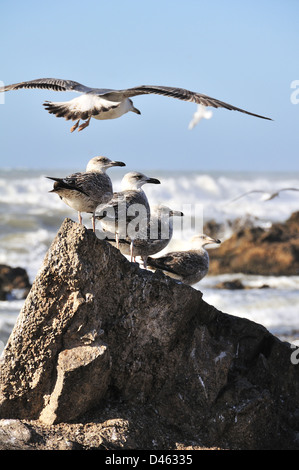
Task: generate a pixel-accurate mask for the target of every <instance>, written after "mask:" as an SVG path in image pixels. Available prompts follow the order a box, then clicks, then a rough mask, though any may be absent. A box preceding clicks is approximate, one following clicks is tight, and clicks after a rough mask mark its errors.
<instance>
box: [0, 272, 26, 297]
mask: <svg viewBox="0 0 299 470" xmlns="http://www.w3.org/2000/svg"><path fill="white" fill-rule="evenodd" d="M30 288H31V284H30V282H29V278H28V274H27V272H26V270H25V269H23V268H12V267H10V266H7V265H5V264H0V300H10V299H12V298H14V292H13V291H15V290H17V291H18V296H20V297H19V298H23V299H25V298H26V297H27V294H28V292H29V290H30Z"/></svg>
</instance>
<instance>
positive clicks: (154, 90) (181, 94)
mask: <svg viewBox="0 0 299 470" xmlns="http://www.w3.org/2000/svg"><path fill="white" fill-rule="evenodd" d="M20 88H46V89H48V90H54V91H75V92H79V93H81V95H80V96H79V97H78V98H74V99H72V100H70V101H61V102H51V101H46V102H45V103H44V106H45V108H46V110H47V111H48V112H49V113H51V114H55V116H56V117H64V118H65V119H66V120H70V119H71V120H72V121H76V123H75V125H74V126H73V127H72V128H71V132H73V131H74V130H75V129H77V128H78V131H82V130H83V129H85V128H86V127H87V126H88V125H89V123H90V119H91V118H92V117H93V118H95V119H100V120H101V119H115V118H119V117H120V116H122V115H123V114H125V113H127V112H128V111H132V112H134V113H136V114H141V113H140V111H139V110H138V109H137V108H135V107H134V105H133V101H132V100H131V98H132V97H134V96H138V95H147V94H157V95H164V96H169V97H171V98H177V99H179V100H183V101H190V102H192V103H196V104H201V105H203V106H212V107H213V108H226V109H229V110H234V111H239V112H241V113H245V114H249V115H251V116H255V117H259V118H262V119H268V120H270V121H271V120H272V119H270V118H268V117H265V116H261V115H259V114H254V113H250V112H249V111H245V110H244V109H241V108H237V107H236V106H232V105H230V104H228V103H225V102H224V101H220V100H217V99H215V98H211V97H209V96H207V95H203V94H202V93H195V92H193V91H189V90H185V89H184V88H174V87H168V86H156V85H141V86H136V87H133V88H128V89H125V90H110V89H105V88H91V87H87V86H85V85H82V84H81V83H78V82H74V81H72V80H62V79H59V78H38V79H36V80H30V81H28V82H20V83H15V84H13V85H6V86H3V87H0V92H4V91H10V90H19V89H20ZM80 120H82V121H85V122H84V123H83V124H81V125H80V126H79V122H80Z"/></svg>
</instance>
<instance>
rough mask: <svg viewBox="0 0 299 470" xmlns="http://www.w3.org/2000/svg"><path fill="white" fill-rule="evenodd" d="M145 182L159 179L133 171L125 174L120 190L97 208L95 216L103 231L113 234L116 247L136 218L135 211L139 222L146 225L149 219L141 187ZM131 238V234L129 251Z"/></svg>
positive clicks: (157, 182) (148, 207) (158, 182)
mask: <svg viewBox="0 0 299 470" xmlns="http://www.w3.org/2000/svg"><path fill="white" fill-rule="evenodd" d="M146 183H153V184H160V181H159V180H158V179H156V178H150V177H148V176H146V175H144V174H143V173H139V172H135V171H131V172H130V173H127V174H125V176H124V177H123V179H122V182H121V189H122V191H120V192H117V193H114V194H113V197H112V198H111V199H110V200H109V202H108V203H107V204H101V205H100V206H99V207H98V208H97V211H96V216H95V218H96V219H98V220H100V221H101V226H102V230H103V231H104V232H108V233H110V234H111V233H113V234H114V235H115V240H116V245H117V248H119V239H126V238H127V235H128V228H129V224H130V222H133V221H134V219H136V212H138V213H139V214H138V215H139V218H140V217H141V219H140V224H143V225H144V226H146V225H147V223H148V222H149V220H150V205H149V202H148V199H147V197H146V194H145V192H144V191H143V189H142V186H143V185H144V184H146ZM134 228H135V227H134ZM134 228H133V230H134ZM131 231H132V230H131ZM131 231H130V232H131ZM133 239H134V235H132V234H131V251H132V248H133V244H134V240H133Z"/></svg>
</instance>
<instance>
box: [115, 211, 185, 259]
mask: <svg viewBox="0 0 299 470" xmlns="http://www.w3.org/2000/svg"><path fill="white" fill-rule="evenodd" d="M183 215H184V214H183V212H181V211H176V210H172V209H170V208H169V207H167V206H165V205H162V204H160V205H158V206H154V207H153V208H151V218H150V221H149V223H148V224H147V225H146V227H144V228H143V230H140V231H139V232H138V233H137V234H136V237H134V245H133V250H132V245H131V243H132V238H131V237H129V236H127V237H126V239H121V240H119V243H118V248H119V250H120V251H121V253H122V254H123V255H127V256H129V255H131V256H132V257H133V258H135V257H136V256H140V257H141V259H142V261H143V265H144V267H145V268H146V267H147V258H148V256H150V255H154V254H156V253H158V252H159V251H162V250H163V249H164V248H166V246H167V245H168V244H169V242H170V240H171V239H172V235H173V217H182V216H183ZM108 241H109V243H110V244H111V245H113V246H117V243H116V240H113V239H112V240H111V239H109V240H108Z"/></svg>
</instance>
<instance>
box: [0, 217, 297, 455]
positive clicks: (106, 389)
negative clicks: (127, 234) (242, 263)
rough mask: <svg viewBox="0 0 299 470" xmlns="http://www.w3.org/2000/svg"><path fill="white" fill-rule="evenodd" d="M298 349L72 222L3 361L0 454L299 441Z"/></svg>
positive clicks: (276, 445)
mask: <svg viewBox="0 0 299 470" xmlns="http://www.w3.org/2000/svg"><path fill="white" fill-rule="evenodd" d="M292 354H294V349H292V347H291V346H290V345H289V344H288V343H283V342H281V341H280V340H279V339H277V338H276V337H274V336H273V335H272V334H270V333H269V332H268V331H267V330H266V329H265V328H264V327H263V326H261V325H258V324H256V323H253V322H251V321H249V320H246V319H243V318H238V317H235V316H231V315H228V314H225V313H222V312H220V311H218V310H217V309H216V308H214V307H213V306H211V305H209V304H207V303H206V302H204V301H203V299H202V294H201V292H200V291H199V290H196V289H194V288H192V287H189V286H186V285H184V284H181V283H179V282H177V281H175V280H172V279H170V278H168V277H167V276H165V275H164V274H162V273H161V272H159V271H157V272H155V273H153V272H150V271H146V270H143V269H140V268H139V266H138V265H137V264H135V263H130V262H129V261H128V260H127V259H126V258H125V257H124V256H123V255H122V254H121V253H120V252H119V251H118V250H117V249H116V248H114V247H112V246H111V245H109V244H108V243H106V242H105V241H101V240H98V239H97V238H96V236H95V234H94V233H93V232H92V231H90V230H87V229H86V228H85V227H83V226H80V225H78V224H77V223H74V222H72V221H71V220H69V219H66V220H65V221H64V223H63V224H62V226H61V228H60V230H59V232H58V234H57V236H56V238H55V240H54V241H53V243H52V245H51V247H50V249H49V251H48V253H47V255H46V257H45V260H44V263H43V266H42V267H41V268H40V270H39V272H38V274H37V277H36V279H35V281H34V283H33V286H32V289H31V291H30V293H29V295H28V297H27V299H26V302H25V305H24V307H23V309H22V311H21V312H20V315H19V317H18V320H17V322H16V325H15V327H14V329H13V331H12V333H11V336H10V338H9V341H8V343H7V345H6V348H5V350H4V355H3V356H2V359H1V361H0V449H51V450H54V449H106V450H115V449H145V450H146V449H148V450H152V449H154V450H155V449H159V450H161V449H201V448H221V449H299V440H298V431H299V405H298V403H299V375H298V370H299V369H298V367H299V366H298V365H295V363H292V360H291V358H292ZM293 362H294V361H293Z"/></svg>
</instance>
